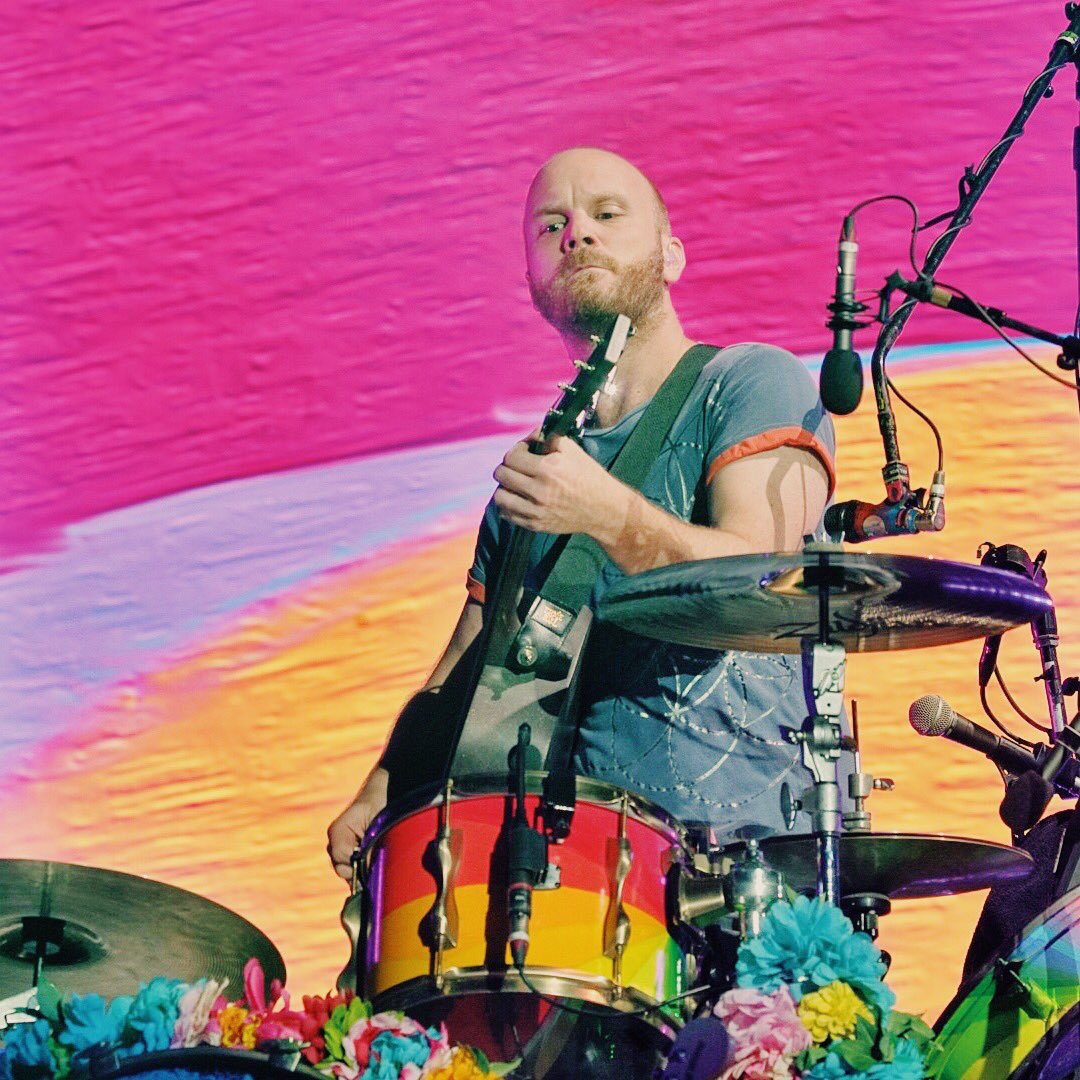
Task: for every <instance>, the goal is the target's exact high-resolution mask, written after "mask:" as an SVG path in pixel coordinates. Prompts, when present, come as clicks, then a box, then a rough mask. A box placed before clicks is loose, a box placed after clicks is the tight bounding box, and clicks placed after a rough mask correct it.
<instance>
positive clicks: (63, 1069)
mask: <svg viewBox="0 0 1080 1080" xmlns="http://www.w3.org/2000/svg"><path fill="white" fill-rule="evenodd" d="M49 1053H51V1054H52V1056H53V1060H54V1061H55V1062H56V1069H55V1070H54V1072H53V1076H54V1077H55V1078H56V1080H64V1077H66V1076H67V1075H68V1074H69V1073H70V1072H71V1050H70V1049H69V1048H68V1047H66V1046H63V1045H62V1044H61V1043H58V1042H57V1041H56V1036H55V1035H50V1036H49Z"/></svg>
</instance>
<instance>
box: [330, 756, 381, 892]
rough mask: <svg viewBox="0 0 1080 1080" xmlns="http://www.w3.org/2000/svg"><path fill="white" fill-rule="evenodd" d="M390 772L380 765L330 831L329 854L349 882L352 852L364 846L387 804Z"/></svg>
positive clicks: (335, 869)
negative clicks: (376, 818) (368, 828)
mask: <svg viewBox="0 0 1080 1080" xmlns="http://www.w3.org/2000/svg"><path fill="white" fill-rule="evenodd" d="M389 779H390V774H389V773H388V772H387V771H386V770H385V769H383V768H378V767H376V768H375V769H373V770H372V771H371V775H370V776H369V777H368V778H367V779H366V780H365V781H364V783H363V785H362V786H361V788H360V790H359V791H358V792H357V793H356V797H355V798H354V799H353V801H352V802H351V803H349V805H348V806H346V807H345V809H344V810H342V811H341V813H340V814H338V816H337V817H336V818H334V820H333V821H331V822H330V827H329V828H328V829H327V830H326V836H327V840H328V841H329V842H328V843H327V845H326V850H327V853H328V854H329V855H330V861H331V862H332V863H333V864H334V872H335V873H336V874H337V875H338V877H342V878H344V879H345V880H346V881H351V880H352V874H353V868H352V855H353V852H354V851H355V850H356V849H357V848H358V847H359V846H360V841H361V840H362V839H363V838H364V833H365V832H366V831H367V827H368V826H369V825H370V824H371V822H372V820H373V819H374V817H375V815H376V814H378V813H379V811H380V810H382V809H383V807H384V806H386V785H387V782H388V781H389Z"/></svg>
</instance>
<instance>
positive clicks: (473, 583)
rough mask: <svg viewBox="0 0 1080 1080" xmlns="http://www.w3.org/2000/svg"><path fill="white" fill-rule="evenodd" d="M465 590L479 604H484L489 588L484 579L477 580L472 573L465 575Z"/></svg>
mask: <svg viewBox="0 0 1080 1080" xmlns="http://www.w3.org/2000/svg"><path fill="white" fill-rule="evenodd" d="M465 591H466V592H467V593H468V594H469V596H470V597H472V599H473V600H475V601H476V602H477V603H478V604H482V603H483V602H484V599H485V597H486V596H487V590H486V589H485V588H484V583H483V582H482V581H477V580H476V578H474V577H473V576H472V574H466V575H465Z"/></svg>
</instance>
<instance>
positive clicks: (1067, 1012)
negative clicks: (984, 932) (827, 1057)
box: [927, 889, 1080, 1080]
mask: <svg viewBox="0 0 1080 1080" xmlns="http://www.w3.org/2000/svg"><path fill="white" fill-rule="evenodd" d="M937 1029H938V1038H937V1042H938V1046H937V1048H936V1050H935V1051H934V1052H933V1053H932V1054H931V1057H930V1060H929V1061H928V1062H927V1065H928V1067H929V1071H930V1075H931V1076H933V1077H937V1078H940V1080H999V1078H1004V1077H1013V1078H1015V1080H1021V1078H1023V1080H1064V1078H1066V1077H1076V1076H1080V889H1074V890H1073V891H1072V892H1070V893H1068V894H1066V895H1065V896H1063V897H1062V898H1061V899H1060V900H1058V901H1056V902H1055V903H1054V904H1052V905H1051V906H1050V907H1049V908H1048V909H1047V910H1046V911H1045V912H1043V913H1042V914H1041V915H1040V916H1039V917H1038V918H1037V919H1036V920H1035V921H1034V922H1032V923H1030V924H1029V925H1028V926H1027V927H1026V928H1025V929H1024V932H1023V933H1022V934H1021V935H1020V938H1019V940H1018V941H1017V942H1016V943H1015V944H1014V945H1013V946H1011V947H1010V948H1009V949H1008V950H1006V951H1003V952H1001V953H999V954H998V956H997V957H996V958H995V959H994V960H993V961H991V962H990V963H989V964H988V965H987V966H986V967H985V968H984V969H983V970H982V971H981V972H980V973H979V974H978V975H976V976H975V977H974V978H972V979H970V980H969V981H968V982H967V984H966V985H965V986H963V987H961V989H960V992H959V993H958V994H957V996H956V998H955V999H954V1000H953V1002H952V1003H951V1004H950V1005H949V1007H948V1008H947V1009H946V1010H945V1012H944V1013H942V1015H941V1019H940V1020H938V1023H937Z"/></svg>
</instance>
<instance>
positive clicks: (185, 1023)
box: [169, 979, 229, 1050]
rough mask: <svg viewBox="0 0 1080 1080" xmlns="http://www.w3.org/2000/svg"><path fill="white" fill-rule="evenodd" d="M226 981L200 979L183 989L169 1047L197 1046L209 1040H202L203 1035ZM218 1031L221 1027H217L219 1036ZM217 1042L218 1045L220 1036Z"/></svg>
mask: <svg viewBox="0 0 1080 1080" xmlns="http://www.w3.org/2000/svg"><path fill="white" fill-rule="evenodd" d="M228 981H229V980H228V979H222V980H220V981H219V980H217V979H200V980H199V981H198V982H196V983H193V984H192V985H191V986H189V987H188V988H187V989H186V990H185V991H184V993H183V994H182V995H181V996H180V1000H179V1002H178V1003H177V1010H178V1015H177V1018H176V1024H175V1026H174V1027H173V1034H172V1040H171V1041H170V1043H169V1046H170V1048H172V1049H174V1050H175V1049H179V1048H181V1047H188V1046H198V1045H199V1044H200V1043H202V1042H203V1041H209V1040H204V1037H205V1036H206V1029H207V1027H208V1026H209V1024H210V1015H211V1012H212V1010H213V1008H214V1004H215V1003H216V1002H217V1001H218V1000H219V999H221V992H222V990H224V989H225V986H226V985H227V983H228ZM222 1000H224V999H222ZM223 1007H224V1006H223ZM219 1011H220V1010H219ZM220 1031H221V1029H220V1028H218V1032H217V1033H218V1035H219V1036H220ZM218 1044H219V1045H220V1038H219V1040H218Z"/></svg>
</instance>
